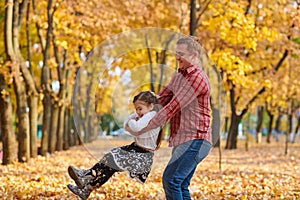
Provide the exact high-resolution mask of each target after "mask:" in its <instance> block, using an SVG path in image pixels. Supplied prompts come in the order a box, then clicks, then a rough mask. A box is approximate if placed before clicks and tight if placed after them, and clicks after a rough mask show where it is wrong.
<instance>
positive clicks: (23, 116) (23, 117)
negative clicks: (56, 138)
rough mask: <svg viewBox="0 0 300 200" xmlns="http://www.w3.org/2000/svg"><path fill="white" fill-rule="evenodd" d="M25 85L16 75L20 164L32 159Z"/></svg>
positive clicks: (15, 87) (16, 65)
mask: <svg viewBox="0 0 300 200" xmlns="http://www.w3.org/2000/svg"><path fill="white" fill-rule="evenodd" d="M14 68H16V70H15V73H16V72H18V71H19V70H18V69H19V67H18V64H17V63H16V64H15V66H14ZM23 84H24V83H23V82H22V80H21V77H20V76H18V75H15V78H14V89H15V92H16V97H17V116H18V124H17V129H18V143H19V145H18V160H19V161H20V162H27V161H28V160H29V158H30V132H29V116H28V105H27V97H26V93H25V87H24V85H23Z"/></svg>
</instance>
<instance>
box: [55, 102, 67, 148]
mask: <svg viewBox="0 0 300 200" xmlns="http://www.w3.org/2000/svg"><path fill="white" fill-rule="evenodd" d="M65 110H66V109H65V105H64V103H62V105H61V106H60V107H59V113H58V127H57V142H56V150H57V151H61V150H63V149H64V148H63V147H64V146H63V144H64V123H65V120H64V119H65Z"/></svg>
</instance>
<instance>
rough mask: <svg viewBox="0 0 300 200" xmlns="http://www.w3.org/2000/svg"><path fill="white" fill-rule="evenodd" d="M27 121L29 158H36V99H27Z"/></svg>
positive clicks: (34, 97)
mask: <svg viewBox="0 0 300 200" xmlns="http://www.w3.org/2000/svg"><path fill="white" fill-rule="evenodd" d="M28 104H29V121H30V124H29V125H30V156H31V157H32V158H35V157H37V131H38V130H37V126H38V122H37V119H38V110H37V108H38V97H37V96H30V97H28Z"/></svg>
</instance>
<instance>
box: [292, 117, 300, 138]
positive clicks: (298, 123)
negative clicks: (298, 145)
mask: <svg viewBox="0 0 300 200" xmlns="http://www.w3.org/2000/svg"><path fill="white" fill-rule="evenodd" d="M299 127H300V117H298V120H297V125H296V128H295V132H294V134H293V137H292V138H291V142H292V143H295V142H296V135H297V133H298V131H299Z"/></svg>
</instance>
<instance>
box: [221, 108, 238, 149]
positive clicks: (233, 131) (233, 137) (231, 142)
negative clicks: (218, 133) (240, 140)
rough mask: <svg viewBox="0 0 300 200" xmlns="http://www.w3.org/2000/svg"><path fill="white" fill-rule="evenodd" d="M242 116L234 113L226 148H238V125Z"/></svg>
mask: <svg viewBox="0 0 300 200" xmlns="http://www.w3.org/2000/svg"><path fill="white" fill-rule="evenodd" d="M241 119H242V117H241V116H238V115H236V114H235V113H232V115H231V124H230V127H229V132H228V137H227V141H226V146H225V149H236V148H237V136H238V126H239V123H240V122H241Z"/></svg>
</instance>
